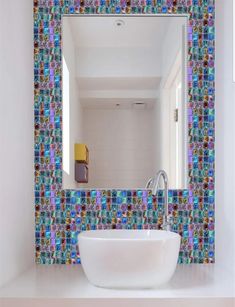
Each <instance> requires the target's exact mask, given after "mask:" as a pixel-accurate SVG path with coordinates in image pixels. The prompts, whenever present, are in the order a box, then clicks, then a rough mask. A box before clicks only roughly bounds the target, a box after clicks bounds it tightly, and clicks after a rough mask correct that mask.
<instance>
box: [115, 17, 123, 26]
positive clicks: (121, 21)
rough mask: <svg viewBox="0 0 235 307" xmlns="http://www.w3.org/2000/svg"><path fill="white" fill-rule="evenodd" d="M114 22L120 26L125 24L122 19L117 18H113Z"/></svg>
mask: <svg viewBox="0 0 235 307" xmlns="http://www.w3.org/2000/svg"><path fill="white" fill-rule="evenodd" d="M114 24H115V26H117V27H122V26H124V25H125V22H124V21H123V20H122V19H117V20H115V22H114Z"/></svg>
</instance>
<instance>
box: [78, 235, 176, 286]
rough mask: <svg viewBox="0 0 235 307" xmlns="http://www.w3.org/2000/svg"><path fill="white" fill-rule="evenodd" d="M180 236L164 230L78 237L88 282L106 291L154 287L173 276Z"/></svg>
mask: <svg viewBox="0 0 235 307" xmlns="http://www.w3.org/2000/svg"><path fill="white" fill-rule="evenodd" d="M180 240H181V237H180V235H178V234H176V233H174V232H170V231H164V230H92V231H84V232H81V233H80V234H79V235H78V244H79V251H80V256H81V263H82V266H83V269H84V272H85V274H86V276H87V278H88V280H89V281H90V282H91V283H92V284H93V285H95V286H99V287H105V288H153V287H157V286H160V285H162V284H164V283H166V282H168V281H169V280H170V278H171V277H172V275H173V274H174V271H175V268H176V264H177V260H178V254H179V248H180Z"/></svg>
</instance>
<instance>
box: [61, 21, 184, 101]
mask: <svg viewBox="0 0 235 307" xmlns="http://www.w3.org/2000/svg"><path fill="white" fill-rule="evenodd" d="M63 18H64V19H66V21H68V23H69V26H70V29H71V32H72V37H73V39H74V46H75V49H76V52H75V53H76V62H77V63H76V71H77V84H78V88H79V93H80V100H81V103H82V105H83V106H85V105H87V107H92V106H95V105H96V104H97V105H99V106H100V107H101V106H103V107H105V106H107V104H108V103H110V104H112V105H113V106H115V105H116V103H118V102H119V103H120V104H123V105H125V107H127V105H128V106H131V105H132V104H133V102H134V101H138V100H141V101H142V102H145V103H146V104H149V105H150V106H152V104H153V102H156V101H157V99H158V97H159V95H158V93H159V85H160V82H161V66H162V61H161V52H162V49H161V47H162V44H163V41H164V37H165V36H166V35H167V31H168V28H169V25H170V23H171V24H172V23H175V25H178V24H180V23H182V20H180V19H181V18H175V17H174V18H172V17H159V16H158V17H149V16H148V17H146V16H145V17H133V16H129V17H128V16H116V17H113V16H112V17H110V16H91V17H90V16H89V17H87V16H79V17H72V16H67V17H63ZM117 20H122V21H123V22H124V25H123V26H120V27H118V26H116V25H115V22H116V21H117Z"/></svg>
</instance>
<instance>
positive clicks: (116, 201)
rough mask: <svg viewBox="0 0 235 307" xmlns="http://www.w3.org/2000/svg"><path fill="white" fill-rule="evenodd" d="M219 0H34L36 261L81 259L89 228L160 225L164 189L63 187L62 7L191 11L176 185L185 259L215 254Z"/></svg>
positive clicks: (173, 200) (172, 194) (66, 10)
mask: <svg viewBox="0 0 235 307" xmlns="http://www.w3.org/2000/svg"><path fill="white" fill-rule="evenodd" d="M214 2H215V1H214V0H34V97H35V98H34V115H35V121H34V124H35V129H34V133H35V146H34V166H35V176H34V178H35V248H36V263H41V264H53V263H58V264H76V263H80V257H79V250H78V246H77V234H78V233H79V232H80V231H83V230H86V229H91V230H92V229H123V228H124V229H159V228H160V225H161V223H162V213H163V195H162V192H159V194H158V196H157V197H153V196H152V195H151V193H150V191H146V190H125V191H121V190H105V191H104V190H84V191H82V190H79V191H75V190H62V87H61V82H62V73H61V71H62V70H61V16H62V14H78V15H79V14H122V15H125V14H153V15H154V14H156V15H157V14H187V15H188V17H189V24H188V74H187V77H188V190H174V191H173V190H172V191H169V195H168V196H169V210H170V212H171V213H172V214H173V217H174V223H173V226H172V230H173V231H175V232H178V233H179V234H180V235H181V236H182V242H181V249H180V254H179V263H212V262H214V259H215V254H214V244H215V242H214V241H215V239H214V238H215V229H214V228H215V227H214V222H215V214H214V210H215V208H214V201H215V195H214V176H215V174H214V162H215V159H214V157H215V149H214V141H215V136H214V135H215V133H214V132H215V124H214V123H215V106H214V101H215V84H214V82H215V81H214V77H215V69H214V58H215V28H214V20H215V3H214Z"/></svg>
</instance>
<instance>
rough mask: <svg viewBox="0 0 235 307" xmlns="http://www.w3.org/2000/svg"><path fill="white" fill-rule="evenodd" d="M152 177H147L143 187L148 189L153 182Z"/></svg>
mask: <svg viewBox="0 0 235 307" xmlns="http://www.w3.org/2000/svg"><path fill="white" fill-rule="evenodd" d="M153 182H154V179H153V178H149V180H148V181H147V183H146V186H145V189H150V187H151V185H152V184H153Z"/></svg>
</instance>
